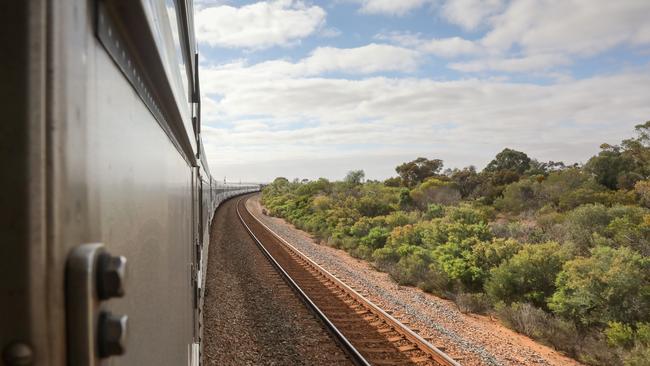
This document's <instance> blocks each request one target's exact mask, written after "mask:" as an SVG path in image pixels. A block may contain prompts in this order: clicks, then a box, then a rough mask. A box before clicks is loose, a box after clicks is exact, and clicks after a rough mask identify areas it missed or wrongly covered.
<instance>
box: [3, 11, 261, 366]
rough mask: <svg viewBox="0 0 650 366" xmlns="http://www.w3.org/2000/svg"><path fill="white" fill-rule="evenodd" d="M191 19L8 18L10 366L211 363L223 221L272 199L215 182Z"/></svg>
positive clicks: (103, 14)
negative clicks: (207, 344) (210, 281)
mask: <svg viewBox="0 0 650 366" xmlns="http://www.w3.org/2000/svg"><path fill="white" fill-rule="evenodd" d="M192 14H193V8H192V2H191V1H189V0H165V1H163V0H83V1H62V0H50V1H45V0H35V1H10V2H6V4H4V6H3V11H2V12H0V27H1V31H0V34H1V35H2V36H1V37H2V41H1V42H0V47H2V51H3V52H2V55H3V57H2V68H1V70H2V82H1V83H0V91H1V95H2V100H3V122H2V123H1V124H0V148H1V150H0V151H1V152H0V159H2V160H1V163H2V169H3V170H4V175H3V179H2V180H0V182H1V183H0V184H1V188H2V189H0V192H2V193H0V194H1V195H2V196H1V199H0V202H1V204H0V213H1V215H2V216H1V220H0V225H1V227H2V229H1V230H2V231H1V232H2V238H3V243H2V245H0V258H2V260H3V264H2V265H0V353H1V354H2V361H1V362H0V364H3V365H99V364H105V363H106V364H110V365H174V366H176V365H198V364H200V352H201V346H200V345H201V336H202V335H201V333H202V330H201V304H202V296H201V293H202V283H203V278H204V276H203V273H204V263H205V253H206V249H207V244H208V242H209V233H210V230H209V229H210V228H209V226H210V222H211V219H212V215H213V212H214V210H215V208H216V207H217V206H218V205H219V204H220V203H221V202H223V201H224V200H225V199H227V198H229V197H231V196H233V195H238V194H243V193H246V192H252V191H256V190H258V189H259V186H258V185H235V184H221V183H218V182H217V181H216V180H215V179H213V178H212V176H211V173H210V169H209V167H208V163H207V159H206V155H205V152H204V149H203V144H202V139H201V129H200V125H201V102H200V88H199V75H198V57H197V52H196V47H195V44H196V43H195V40H194V29H193V19H192ZM127 328H128V331H127Z"/></svg>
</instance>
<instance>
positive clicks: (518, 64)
mask: <svg viewBox="0 0 650 366" xmlns="http://www.w3.org/2000/svg"><path fill="white" fill-rule="evenodd" d="M569 63H571V61H570V60H569V59H568V58H567V57H565V56H562V55H533V56H526V57H514V58H488V59H480V60H474V61H466V62H454V63H451V64H449V68H451V69H453V70H456V71H463V72H481V71H489V70H494V71H505V72H529V71H544V70H548V69H552V68H554V67H556V66H559V65H566V64H569Z"/></svg>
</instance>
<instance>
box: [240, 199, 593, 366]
mask: <svg viewBox="0 0 650 366" xmlns="http://www.w3.org/2000/svg"><path fill="white" fill-rule="evenodd" d="M259 198H260V196H259V195H256V196H254V197H253V198H252V199H249V200H248V203H247V207H248V208H249V210H250V211H251V213H253V214H254V215H255V216H256V217H258V218H259V219H260V220H261V221H262V222H264V223H265V224H266V225H267V226H268V227H269V228H271V229H272V230H273V231H275V232H276V233H277V234H278V235H280V236H281V237H283V238H284V239H285V240H287V241H288V242H289V243H291V244H292V245H294V246H295V247H296V248H297V249H299V250H300V251H302V252H303V253H304V254H306V255H307V256H309V257H310V258H311V259H312V260H314V261H315V262H317V263H318V264H320V265H322V266H323V267H324V268H325V269H327V270H328V271H330V272H332V273H333V274H335V275H336V276H337V277H338V278H339V279H341V280H342V281H343V282H345V283H347V284H348V285H350V286H351V287H353V288H355V289H357V290H358V291H360V292H362V293H363V294H366V295H367V298H368V299H370V300H371V301H373V302H374V303H375V304H377V305H379V306H380V307H382V308H383V309H384V310H388V311H392V312H393V314H394V316H396V317H397V318H398V319H400V320H403V321H406V322H407V323H408V324H409V326H410V327H411V328H416V329H419V332H420V334H421V335H422V336H424V337H427V338H430V340H431V343H433V344H434V345H436V346H439V347H440V348H444V351H445V352H446V353H447V354H449V355H450V356H452V357H454V358H456V359H457V360H458V361H459V362H460V363H461V364H463V365H465V366H471V365H494V366H498V365H504V366H511V365H512V366H519V365H549V366H550V365H558V366H559V365H569V366H573V365H576V366H578V365H582V364H580V363H579V362H577V361H575V360H573V359H571V358H569V357H566V356H564V355H562V354H561V353H559V352H557V351H555V350H553V349H552V348H550V347H547V346H544V345H541V344H539V343H536V342H534V341H533V340H531V339H530V338H528V337H526V336H523V335H521V334H518V333H516V332H513V331H511V330H509V329H507V328H506V327H504V326H502V325H501V324H499V323H498V322H497V321H495V320H493V319H490V318H489V317H485V316H478V315H467V314H462V313H461V312H460V311H459V310H458V308H457V307H456V305H455V304H454V303H453V302H451V301H449V300H445V299H441V298H438V297H436V296H434V295H431V294H428V293H425V292H423V291H422V290H420V289H418V288H414V287H408V286H400V285H398V284H397V283H396V282H395V281H394V280H393V279H391V278H390V276H389V275H388V274H386V273H382V272H379V271H377V270H375V269H374V268H373V267H372V266H371V265H370V264H369V263H367V262H365V261H361V260H358V259H355V258H353V257H351V256H350V255H349V254H348V253H346V252H344V251H342V250H339V249H335V248H332V247H329V246H326V245H320V244H318V243H316V242H315V241H314V240H313V238H311V237H310V236H309V234H307V233H305V232H303V231H301V230H298V229H296V228H294V227H293V226H292V225H290V224H288V223H286V222H285V221H284V220H282V219H279V218H275V217H269V216H267V215H264V214H263V213H262V206H261V204H260V201H259Z"/></svg>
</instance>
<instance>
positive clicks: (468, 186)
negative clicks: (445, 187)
mask: <svg viewBox="0 0 650 366" xmlns="http://www.w3.org/2000/svg"><path fill="white" fill-rule="evenodd" d="M449 178H451V181H452V182H454V184H455V185H456V188H458V191H459V192H460V195H461V196H462V197H463V198H467V197H469V195H470V194H472V192H474V190H476V187H478V186H479V185H480V184H481V181H482V179H481V176H480V175H479V174H478V173H477V172H476V168H475V167H474V166H468V167H466V168H463V169H462V170H460V169H454V170H452V171H451V172H450V173H449Z"/></svg>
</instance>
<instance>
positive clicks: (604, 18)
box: [377, 0, 650, 73]
mask: <svg viewBox="0 0 650 366" xmlns="http://www.w3.org/2000/svg"><path fill="white" fill-rule="evenodd" d="M440 14H441V16H442V17H443V18H445V19H446V20H447V21H448V22H450V23H452V24H457V25H459V26H461V27H462V28H464V29H466V30H473V29H475V28H477V27H479V26H483V27H485V28H487V31H486V32H485V34H484V36H483V37H482V38H480V39H478V40H469V39H465V38H461V37H449V38H433V39H424V38H422V36H421V35H420V34H413V33H408V32H401V33H400V32H393V33H388V34H383V35H380V36H378V37H377V38H379V39H387V40H390V41H391V42H392V43H394V44H398V45H403V46H405V47H412V48H415V49H417V50H419V51H421V52H426V53H430V54H434V55H436V56H439V57H444V58H449V59H455V58H463V59H462V60H460V61H456V62H451V63H449V65H448V67H449V68H451V69H453V70H456V71H461V72H479V71H481V72H482V71H499V72H509V73H519V72H531V71H535V72H539V71H544V72H549V71H551V70H553V69H554V68H556V67H558V66H567V65H571V64H573V63H574V62H576V60H578V59H581V58H587V57H592V56H594V55H597V54H600V53H602V52H605V51H607V50H611V49H612V48H614V47H618V46H629V47H640V46H647V45H648V44H650V24H649V23H648V22H647V19H646V18H647V17H646V14H650V1H647V0H629V1H610V2H598V3H595V2H593V1H590V0H566V1H564V0H562V1H560V0H515V1H511V2H509V3H508V4H507V6H506V3H505V2H504V1H503V0H484V1H479V0H447V1H446V2H445V3H444V4H443V5H442V6H441V7H440ZM468 57H472V59H470V60H467V58H468Z"/></svg>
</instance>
